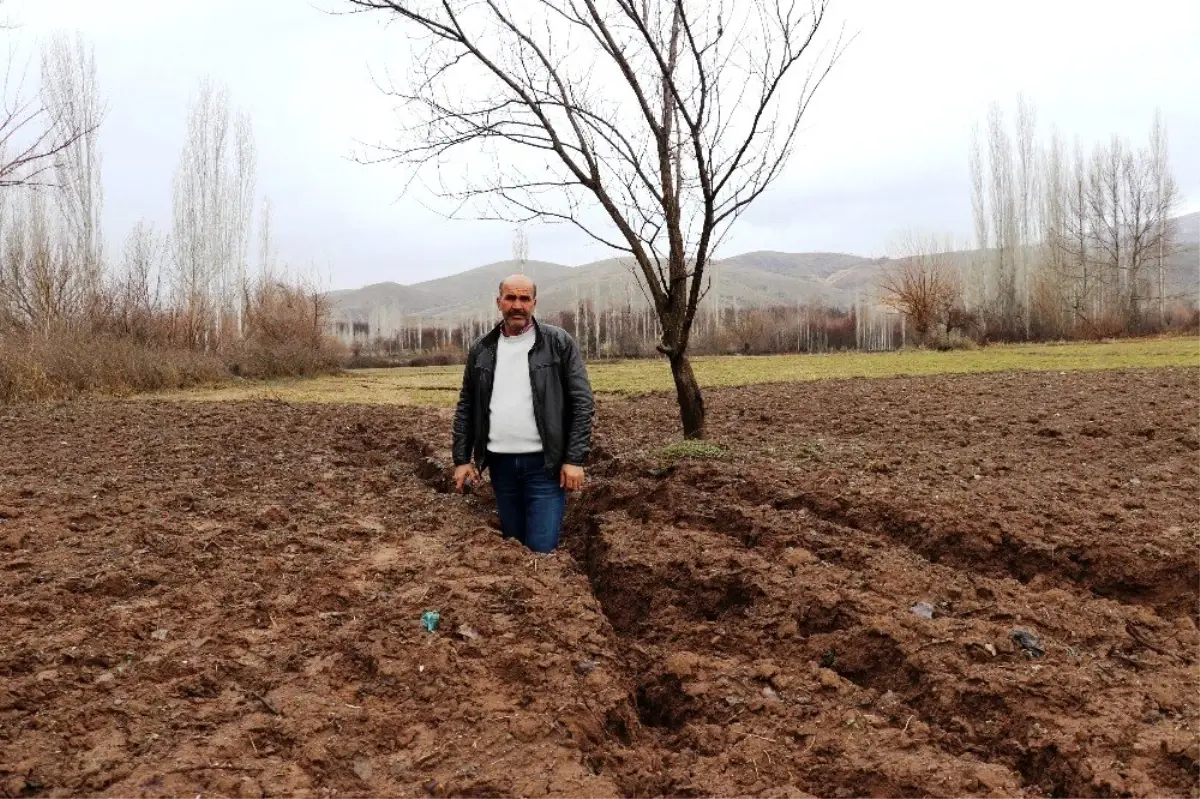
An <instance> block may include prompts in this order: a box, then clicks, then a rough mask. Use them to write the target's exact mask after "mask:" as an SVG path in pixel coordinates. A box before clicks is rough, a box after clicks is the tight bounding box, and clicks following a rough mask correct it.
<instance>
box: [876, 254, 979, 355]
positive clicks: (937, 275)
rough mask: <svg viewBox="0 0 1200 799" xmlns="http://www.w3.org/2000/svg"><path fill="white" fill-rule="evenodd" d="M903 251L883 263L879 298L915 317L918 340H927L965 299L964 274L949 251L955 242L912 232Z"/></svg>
mask: <svg viewBox="0 0 1200 799" xmlns="http://www.w3.org/2000/svg"><path fill="white" fill-rule="evenodd" d="M898 249H899V251H901V252H902V255H901V256H900V257H899V258H898V259H896V260H894V261H891V262H888V263H886V264H884V265H883V267H882V275H881V276H880V280H879V288H880V289H881V291H882V296H881V297H880V302H881V303H883V304H884V305H886V306H888V307H889V308H894V309H896V310H897V311H900V312H901V313H903V314H905V315H906V316H907V317H908V318H909V319H911V320H912V324H913V330H914V332H915V333H916V339H917V344H918V345H922V344H925V343H926V342H927V341H928V339H929V335H930V333H932V332H933V331H934V330H936V328H937V326H938V325H939V324H942V325H945V324H946V323H947V321H948V320H949V318H950V314H951V312H952V311H954V310H955V309H957V308H958V307H959V306H960V305H961V303H962V278H961V276H960V275H959V273H958V269H957V267H955V265H954V263H953V261H952V258H951V256H950V255H949V253H950V252H951V251H953V245H952V244H950V243H949V242H947V243H946V244H945V245H942V244H939V243H938V242H937V241H936V240H935V239H934V238H932V237H929V236H921V235H917V234H909V235H908V236H907V237H906V239H905V240H904V241H903V242H901V244H900V246H899V248H898Z"/></svg>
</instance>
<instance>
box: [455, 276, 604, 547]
mask: <svg viewBox="0 0 1200 799" xmlns="http://www.w3.org/2000/svg"><path fill="white" fill-rule="evenodd" d="M536 306H537V286H535V285H534V283H533V281H532V280H530V279H529V278H527V277H526V276H525V275H511V276H510V277H508V278H505V280H504V282H502V283H501V284H500V293H499V296H497V297H496V307H497V308H499V309H500V314H501V316H502V317H503V318H502V320H501V321H500V324H498V325H497V326H496V327H495V328H494V329H493V330H492V331H491V332H490V333H488V334H487V335H485V336H483V337H482V338H481V339H479V340H478V341H476V342H475V343H474V344H473V345H472V346H471V350H470V352H469V353H468V355H467V366H466V368H465V369H464V370H463V382H462V390H461V391H460V392H459V396H458V410H457V411H456V412H455V414H454V485H455V488H457V489H458V490H459V491H462V490H463V486H464V485H465V484H466V483H467V482H468V481H471V480H477V479H479V473H480V472H481V471H482V470H484V469H487V468H490V469H491V470H492V471H491V474H492V488H493V490H494V491H495V494H496V507H497V510H498V511H499V513H500V526H501V528H502V530H503V533H504V537H505V538H515V539H517V540H518V541H520V542H521V543H522V544H524V545H525V546H527V547H529V548H530V549H532V550H533V551H534V552H552V551H553V550H554V548H555V547H557V546H558V539H559V535H560V534H561V532H562V521H563V514H564V512H565V511H566V503H567V494H566V492H567V491H568V490H570V491H577V490H579V488H581V487H582V486H583V465H584V462H585V461H586V460H587V456H588V452H589V450H590V449H591V438H592V414H593V411H594V409H595V405H594V402H593V399H592V387H591V384H590V383H589V381H588V376H587V369H586V368H585V367H584V364H583V358H582V356H581V355H580V354H579V347H578V345H576V343H575V340H574V339H572V338H571V337H570V335H568V334H567V331H565V330H563V329H562V328H559V327H554V326H553V325H547V324H543V323H540V322H537V321H536V320H535V319H534V317H533V310H534V308H535V307H536ZM472 461H474V463H472Z"/></svg>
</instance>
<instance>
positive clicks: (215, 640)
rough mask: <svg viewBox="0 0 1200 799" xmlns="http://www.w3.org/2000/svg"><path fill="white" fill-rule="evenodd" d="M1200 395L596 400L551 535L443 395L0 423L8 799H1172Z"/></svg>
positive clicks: (1027, 383)
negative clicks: (182, 798) (526, 514)
mask: <svg viewBox="0 0 1200 799" xmlns="http://www.w3.org/2000/svg"><path fill="white" fill-rule="evenodd" d="M1197 377H1198V373H1197V371H1196V370H1194V369H1190V370H1153V371H1150V370H1147V371H1127V372H1094V373H1072V374H1056V373H1049V374H997V375H987V376H972V377H946V378H936V379H907V378H903V379H887V380H851V381H840V382H821V383H806V384H789V385H779V386H772V387H754V388H745V389H736V390H724V391H710V392H708V394H707V395H706V398H707V400H708V404H709V409H710V420H711V421H710V430H711V437H712V438H713V439H714V440H716V441H717V442H720V443H723V444H725V445H726V446H728V447H729V449H730V454H729V455H728V456H727V457H724V458H719V459H712V460H670V459H667V458H664V457H662V455H661V454H660V453H657V449H658V448H659V447H660V446H661V445H662V444H664V443H666V442H667V441H668V440H669V439H670V438H671V437H672V436H671V433H672V432H673V431H674V430H675V429H676V426H677V422H676V417H675V411H674V407H673V404H672V401H671V398H670V397H664V396H646V397H638V398H633V399H629V400H620V401H617V400H612V401H604V402H602V403H601V405H600V410H599V414H598V419H597V434H596V442H595V443H596V455H595V458H594V461H593V464H592V467H591V469H590V483H589V487H588V488H587V490H586V491H585V492H584V493H583V494H582V495H580V496H578V497H575V498H573V499H572V502H571V505H570V508H569V516H568V520H567V530H566V533H565V547H564V549H563V550H562V551H560V552H559V553H557V554H555V555H553V556H550V557H535V556H532V555H531V554H530V553H528V552H527V551H525V550H523V549H522V548H521V547H520V546H519V545H516V544H512V543H509V542H504V541H501V540H500V538H499V536H498V534H497V533H496V532H495V529H494V528H495V520H494V517H493V514H492V509H491V504H490V502H489V499H488V496H487V489H486V486H485V487H484V488H483V489H482V490H481V492H480V494H478V495H474V496H468V497H462V496H458V495H455V494H451V493H447V492H446V487H447V479H446V460H447V457H448V447H449V432H448V419H449V414H448V413H447V412H445V411H434V410H414V409H396V408H368V407H327V406H291V405H287V404H283V403H272V402H260V403H245V404H219V405H204V404H186V403H185V404H167V403H150V402H98V401H89V402H78V403H71V404H62V405H53V406H26V407H18V408H9V409H6V410H3V411H0V442H2V446H0V558H2V559H0V618H2V621H0V624H2V627H0V630H2V634H0V795H5V796H70V795H81V794H82V795H122V796H168V795H185V794H186V795H190V796H194V795H196V794H203V795H205V796H209V795H230V796H260V795H264V794H266V795H286V796H301V795H311V796H332V795H334V794H338V795H346V794H350V795H377V796H391V795H435V796H445V795H460V796H500V795H514V794H516V795H587V796H605V795H626V796H658V795H670V796H709V795H720V796H734V795H759V796H807V795H817V796H859V795H876V796H892V795H912V796H922V795H928V796H967V795H975V796H985V795H993V796H1066V795H1070V796H1127V795H1132V796H1166V795H1172V796H1200V771H1198V768H1200V764H1198V761H1200V738H1198V733H1200V727H1198V724H1200V703H1198V700H1197V689H1198V688H1200V652H1198V648H1200V633H1198V632H1197V605H1198V601H1200V588H1198V581H1200V562H1198V551H1200V550H1198V538H1200V508H1198V506H1197V496H1198V494H1200V490H1198V489H1200V469H1198V455H1197V451H1198V450H1200V438H1198V436H1197V426H1196V423H1197V416H1198V410H1200V404H1198V393H1200V392H1198V390H1197V383H1198V381H1197ZM917 603H927V606H928V609H931V610H932V618H924V617H923V616H922V615H920V614H918V613H915V612H913V611H912V610H911V608H912V607H913V606H915V605H917ZM434 609H436V610H438V611H440V613H441V622H440V626H439V628H438V630H437V631H436V632H434V633H430V632H427V631H426V630H425V628H424V627H423V626H422V624H421V622H420V618H421V614H422V613H423V612H424V611H427V610H434ZM1014 631H1025V632H1028V633H1030V634H1033V635H1035V636H1037V638H1038V639H1039V641H1040V651H1042V652H1044V654H1043V655H1042V656H1040V657H1034V656H1033V654H1032V653H1030V652H1029V651H1027V650H1026V649H1025V648H1023V647H1022V646H1021V645H1019V643H1018V642H1017V641H1016V640H1014V637H1013V635H1012V633H1013V632H1014ZM1018 637H1019V636H1018Z"/></svg>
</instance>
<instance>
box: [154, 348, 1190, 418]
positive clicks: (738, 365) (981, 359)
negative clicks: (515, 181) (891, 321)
mask: <svg viewBox="0 0 1200 799" xmlns="http://www.w3.org/2000/svg"><path fill="white" fill-rule="evenodd" d="M693 363H694V368H695V370H696V378H697V379H698V380H699V381H700V385H701V387H702V388H707V387H714V386H738V385H748V384H753V383H780V382H792V381H801V380H826V379H834V378H851V377H868V378H869V377H893V376H897V375H935V374H966V373H974V372H1002V371H1033V370H1056V371H1065V370H1074V369H1130V368H1147V367H1159V366H1191V367H1197V366H1200V339H1197V338H1195V337H1186V338H1183V337H1173V338H1153V339H1132V340H1124V341H1115V342H1105V343H1070V344H1021V345H999V346H991V347H983V348H980V349H976V350H960V351H952V352H933V351H925V350H903V351H900V352H883V353H862V352H844V353H836V354H830V355H769V356H761V357H741V356H721V357H701V358H696V359H695V360H694V362H693ZM588 373H589V375H590V376H591V380H592V386H593V388H594V389H595V391H596V392H597V393H598V394H638V393H642V392H648V391H669V390H673V387H674V384H673V382H672V380H671V372H670V369H669V368H668V367H667V364H666V361H665V360H661V359H655V360H640V361H617V362H605V361H598V362H595V363H591V364H589V365H588ZM461 379H462V367H461V366H436V367H427V368H415V369H408V368H401V369H361V370H354V371H351V372H346V373H344V374H341V375H336V376H328V377H318V378H312V379H307V380H280V381H271V382H267V383H246V384H241V385H235V386H223V387H219V388H211V389H195V390H191V391H186V392H171V393H168V394H159V395H156V396H158V397H163V398H169V399H195V400H239V399H277V400H283V401H285V402H336V403H365V404H375V405H430V406H447V405H453V404H454V402H455V400H456V399H457V397H458V387H459V381H460V380H461Z"/></svg>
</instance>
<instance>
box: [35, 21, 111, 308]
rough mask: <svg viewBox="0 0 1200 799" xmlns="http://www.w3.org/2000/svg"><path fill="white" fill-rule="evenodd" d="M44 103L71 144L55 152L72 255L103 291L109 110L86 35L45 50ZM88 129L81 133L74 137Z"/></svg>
mask: <svg viewBox="0 0 1200 799" xmlns="http://www.w3.org/2000/svg"><path fill="white" fill-rule="evenodd" d="M42 95H43V105H44V107H45V108H47V109H49V111H50V116H51V118H52V119H53V121H54V123H53V124H54V125H55V127H56V128H57V133H56V138H57V139H58V140H60V141H64V142H66V145H65V146H64V147H62V148H60V149H59V150H58V151H57V152H56V153H55V154H54V159H53V160H54V166H55V174H56V176H57V181H56V189H57V190H56V192H55V195H54V196H55V199H56V201H57V203H58V209H59V214H60V218H61V220H62V222H63V225H64V226H65V231H64V233H65V235H66V237H67V246H68V248H69V258H70V260H71V261H72V263H73V264H74V268H75V269H76V270H77V271H78V273H79V278H80V280H81V281H82V282H83V284H84V285H85V287H86V290H87V291H89V292H90V293H92V294H93V295H95V294H97V293H98V292H99V290H100V282H101V279H102V271H103V266H102V263H103V257H104V253H103V249H104V243H103V233H102V230H101V221H100V220H101V212H102V208H103V202H104V188H103V183H102V181H101V155H100V150H99V142H98V139H99V131H100V123H101V121H102V120H103V117H104V110H103V107H102V104H101V100H100V89H99V84H98V83H97V80H96V59H95V53H94V50H93V48H92V47H91V46H90V45H88V44H87V43H86V42H85V41H84V40H83V38H82V37H78V38H76V39H75V40H74V41H72V40H71V39H69V38H67V37H66V36H65V35H59V36H57V37H55V38H54V39H52V40H51V41H50V42H49V43H48V44H47V45H46V47H45V50H44V52H43V54H42ZM75 131H82V134H81V135H78V136H76V135H74V132H75Z"/></svg>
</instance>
